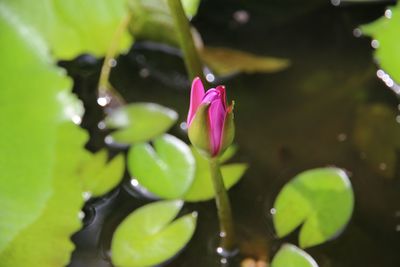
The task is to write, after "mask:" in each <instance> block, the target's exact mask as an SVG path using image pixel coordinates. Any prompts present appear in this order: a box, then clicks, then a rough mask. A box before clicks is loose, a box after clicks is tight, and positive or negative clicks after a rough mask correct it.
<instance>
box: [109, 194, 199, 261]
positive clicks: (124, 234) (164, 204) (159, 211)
mask: <svg viewBox="0 0 400 267" xmlns="http://www.w3.org/2000/svg"><path fill="white" fill-rule="evenodd" d="M182 205H183V202H182V201H179V200H175V201H160V202H155V203H152V204H148V205H146V206H143V207H141V208H139V209H137V210H135V211H134V212H133V213H132V214H131V215H129V216H128V217H127V218H126V219H125V220H124V221H123V222H122V223H121V224H120V225H119V226H118V228H117V230H116V231H115V233H114V237H113V240H112V244H111V253H112V261H113V263H114V265H115V266H123V267H143V266H155V265H158V264H160V263H163V262H165V261H166V260H168V259H170V258H172V257H173V256H175V255H176V254H177V253H178V252H179V251H180V250H182V249H183V248H184V247H185V245H186V244H187V243H188V242H189V240H190V239H191V237H192V235H193V233H194V230H195V228H196V221H197V214H196V213H192V214H188V215H185V216H183V217H181V218H179V219H176V220H175V221H173V219H174V218H175V217H176V215H177V214H178V212H179V211H180V209H181V208H182Z"/></svg>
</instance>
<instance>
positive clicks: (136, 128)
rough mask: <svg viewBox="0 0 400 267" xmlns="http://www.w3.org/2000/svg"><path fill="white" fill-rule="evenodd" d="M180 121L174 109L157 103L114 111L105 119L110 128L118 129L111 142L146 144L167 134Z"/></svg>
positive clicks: (141, 104)
mask: <svg viewBox="0 0 400 267" xmlns="http://www.w3.org/2000/svg"><path fill="white" fill-rule="evenodd" d="M177 119H178V114H177V113H176V112H175V111H173V110H172V109H169V108H166V107H163V106H161V105H158V104H155V103H135V104H129V105H125V106H123V107H121V108H118V109H116V110H114V111H112V112H111V113H110V114H109V115H108V116H107V117H106V119H105V123H106V126H107V127H108V128H118V130H117V131H115V132H113V133H112V134H111V135H110V137H111V141H110V142H116V143H120V144H132V143H138V142H146V141H149V140H151V139H153V138H155V137H158V136H159V135H161V134H163V133H164V132H166V131H167V130H168V129H169V128H170V127H171V126H172V125H173V124H174V123H175V122H176V120H177Z"/></svg>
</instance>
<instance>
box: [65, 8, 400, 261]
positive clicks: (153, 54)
mask: <svg viewBox="0 0 400 267" xmlns="http://www.w3.org/2000/svg"><path fill="white" fill-rule="evenodd" d="M387 3H388V2H385V3H384V4H351V5H350V4H348V5H346V4H342V5H340V6H334V5H332V4H330V3H328V1H318V0H314V1H308V2H307V3H298V2H297V1H290V0H286V1H265V2H264V1H256V0H253V1H228V0H224V1H223V0H220V1H211V0H208V1H203V2H202V4H201V6H200V9H199V12H198V15H197V17H196V18H195V19H194V21H193V24H194V25H195V26H196V27H197V29H198V30H199V32H200V33H201V34H202V36H203V39H204V42H206V43H207V44H209V45H215V46H229V47H234V48H237V49H241V50H245V51H249V52H253V53H257V54H261V55H268V56H274V57H281V58H287V59H289V60H290V61H291V66H290V67H289V68H287V69H285V70H283V71H281V72H277V73H271V74H241V75H235V76H232V77H226V78H225V79H221V80H218V83H223V84H225V85H226V88H227V94H228V98H229V99H234V100H235V101H236V106H235V120H236V126H237V129H236V138H235V143H236V144H237V145H238V147H239V150H238V153H237V155H236V156H235V158H234V159H235V161H237V162H247V163H248V164H249V166H250V168H249V169H248V171H247V172H246V174H245V176H244V177H243V179H242V180H241V181H240V182H239V183H238V184H237V185H236V186H235V187H233V188H232V190H230V191H229V195H230V198H231V202H232V207H233V212H234V218H235V222H236V225H237V231H238V236H239V240H240V248H241V254H240V255H238V256H237V257H235V258H234V259H232V260H230V261H229V263H228V264H224V263H221V262H220V258H219V257H218V256H217V254H216V253H215V247H216V244H217V242H218V240H217V236H216V234H215V233H217V232H218V222H217V217H216V215H215V214H216V213H215V204H214V202H213V201H208V202H201V203H197V204H186V205H185V206H184V209H183V211H182V213H188V212H190V211H193V210H197V211H198V212H199V220H198V227H197V229H196V232H195V235H194V237H193V239H192V240H191V242H190V243H189V244H188V246H187V247H186V248H185V249H184V251H183V252H182V253H181V254H179V255H178V256H177V257H175V258H174V259H172V260H171V261H170V262H168V263H167V264H165V265H164V266H171V267H172V266H193V267H196V266H199V267H200V266H201V267H204V266H207V267H212V266H240V263H241V262H242V260H243V255H245V256H246V257H252V258H255V259H261V260H270V259H271V257H272V255H274V254H275V252H276V251H277V250H278V248H279V247H280V245H281V244H282V243H284V242H290V243H293V244H296V242H297V241H296V240H297V239H296V238H297V235H298V232H295V233H292V234H291V235H289V236H288V237H286V238H284V239H278V238H277V237H276V236H275V234H274V228H273V225H272V217H271V208H272V206H273V202H274V199H275V197H276V196H277V194H278V192H279V191H280V189H281V188H282V187H283V185H284V184H285V183H286V182H288V181H289V180H290V179H291V178H293V177H294V176H295V175H296V174H298V173H299V172H301V171H304V170H306V169H310V168H315V167H324V166H338V167H341V168H344V169H346V170H347V171H348V172H349V173H350V174H351V176H350V178H351V183H352V185H353V189H354V194H355V208H354V213H353V216H352V219H351V221H350V223H349V225H348V226H347V227H346V228H345V230H344V232H343V233H342V234H341V235H339V236H338V238H336V239H334V240H331V241H329V242H327V243H325V244H322V245H319V246H315V247H312V248H310V249H308V250H307V252H309V253H310V254H311V255H312V256H313V257H314V258H315V259H316V261H317V262H318V264H319V265H320V266H321V267H329V266H341V267H346V266H364V267H367V266H370V267H376V266H385V267H392V266H393V267H397V266H400V254H399V253H398V252H399V249H400V204H399V197H400V180H399V179H400V165H399V164H400V161H399V160H398V155H399V153H398V152H397V151H396V149H395V146H394V145H392V143H390V142H391V141H390V140H389V138H390V134H388V132H389V131H390V130H391V129H393V128H395V127H396V125H395V124H396V121H395V119H396V114H397V113H398V110H397V108H398V98H397V96H396V94H395V93H394V92H392V91H391V90H390V89H389V88H388V87H387V86H386V85H385V83H384V82H383V81H381V80H380V79H378V77H377V70H378V67H377V65H376V64H375V63H374V60H373V48H372V47H371V39H369V38H367V37H356V36H355V33H356V35H357V32H354V29H355V28H357V26H358V25H360V24H363V23H367V22H370V21H372V20H374V19H376V18H378V17H380V16H381V15H382V14H383V12H384V11H385V5H386V4H387ZM238 11H239V13H238ZM247 19H248V21H247ZM165 50H166V49H165V47H159V46H154V45H153V44H149V43H140V42H139V43H136V44H135V45H134V47H133V49H132V50H131V52H130V53H129V54H127V55H125V56H121V57H120V58H119V59H118V65H117V67H116V68H114V69H113V72H112V75H111V81H112V83H113V84H114V86H115V88H118V90H119V91H120V93H121V95H122V96H123V97H124V98H125V99H126V101H127V102H156V103H160V104H162V105H164V106H167V107H170V108H172V109H174V110H176V111H177V112H178V113H179V115H180V118H179V120H178V123H177V125H176V126H175V127H174V128H173V129H172V130H171V131H172V133H173V134H175V135H176V136H178V137H179V138H181V139H183V140H187V137H186V133H185V132H184V131H183V130H182V129H181V128H180V127H179V126H180V123H181V122H183V121H185V120H186V114H187V109H188V104H187V103H188V98H189V88H190V84H189V81H188V80H187V79H186V74H185V70H184V65H183V62H182V60H181V58H180V57H179V55H177V54H176V53H174V51H170V50H168V51H165ZM66 65H67V69H68V70H69V72H70V74H71V75H72V76H73V77H74V79H75V82H76V84H75V92H76V93H77V94H78V95H79V96H80V98H81V99H82V100H83V101H84V104H85V108H86V113H85V117H84V120H83V123H82V125H83V127H84V128H87V129H88V130H89V132H90V134H91V139H90V142H89V143H88V145H87V147H88V148H89V149H90V150H98V149H99V148H101V147H104V146H105V144H104V138H105V136H106V134H107V132H105V131H102V130H100V129H99V128H98V127H97V126H98V123H99V122H100V121H101V120H102V119H103V115H102V111H101V109H100V108H99V107H98V106H97V104H96V83H97V78H98V74H99V69H100V66H101V65H100V63H99V62H97V61H91V59H90V58H88V57H81V58H79V59H77V60H75V61H74V62H72V63H70V64H66ZM382 118H384V119H382ZM377 121H378V122H379V123H378V122H377ZM364 133H369V134H371V135H372V137H371V139H370V140H371V142H372V143H371V144H369V145H368V144H365V142H364V143H363V142H361V141H360V138H361V137H360V136H364V135H363V134H364ZM377 142H378V145H376V143H377ZM379 142H382V144H381V145H379ZM111 149H114V150H115V151H118V149H116V148H111ZM385 153H386V154H389V155H390V156H384V155H385ZM381 155H382V157H381ZM129 182H130V177H129V175H128V174H127V173H126V175H125V179H124V181H123V182H122V184H121V185H120V186H119V187H118V188H117V189H116V190H114V191H113V192H111V193H109V194H108V195H107V196H105V197H104V198H101V199H95V200H92V201H89V203H87V204H86V206H85V208H84V211H85V213H86V217H85V227H84V228H83V229H82V230H81V231H80V232H78V233H76V234H75V235H74V237H73V241H74V242H75V243H76V246H77V248H76V250H75V252H74V253H73V256H72V262H71V263H70V265H69V266H71V267H80V266H82V267H83V266H85V267H87V266H97V267H102V266H104V267H105V266H112V264H111V261H110V258H109V252H108V251H109V248H110V243H111V238H112V234H113V232H114V230H115V229H116V227H117V226H118V224H119V223H120V222H121V221H122V220H123V219H124V218H125V217H126V216H127V215H128V214H129V213H130V212H132V211H133V210H135V209H136V208H137V207H139V206H141V205H143V204H145V203H148V202H149V201H150V200H148V199H146V198H143V197H141V196H139V194H138V193H137V192H135V191H134V190H133V189H132V187H131V186H130V183H129Z"/></svg>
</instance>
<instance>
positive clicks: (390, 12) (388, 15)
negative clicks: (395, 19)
mask: <svg viewBox="0 0 400 267" xmlns="http://www.w3.org/2000/svg"><path fill="white" fill-rule="evenodd" d="M385 17H386V18H388V19H391V18H392V10H390V9H386V11H385Z"/></svg>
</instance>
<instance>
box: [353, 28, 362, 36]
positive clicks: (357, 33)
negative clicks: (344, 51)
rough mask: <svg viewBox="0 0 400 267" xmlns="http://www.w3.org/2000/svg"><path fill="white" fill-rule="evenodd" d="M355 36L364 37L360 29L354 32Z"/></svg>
mask: <svg viewBox="0 0 400 267" xmlns="http://www.w3.org/2000/svg"><path fill="white" fill-rule="evenodd" d="M353 35H354V37H361V35H362V31H361V29H360V28H355V29H354V30H353Z"/></svg>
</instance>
